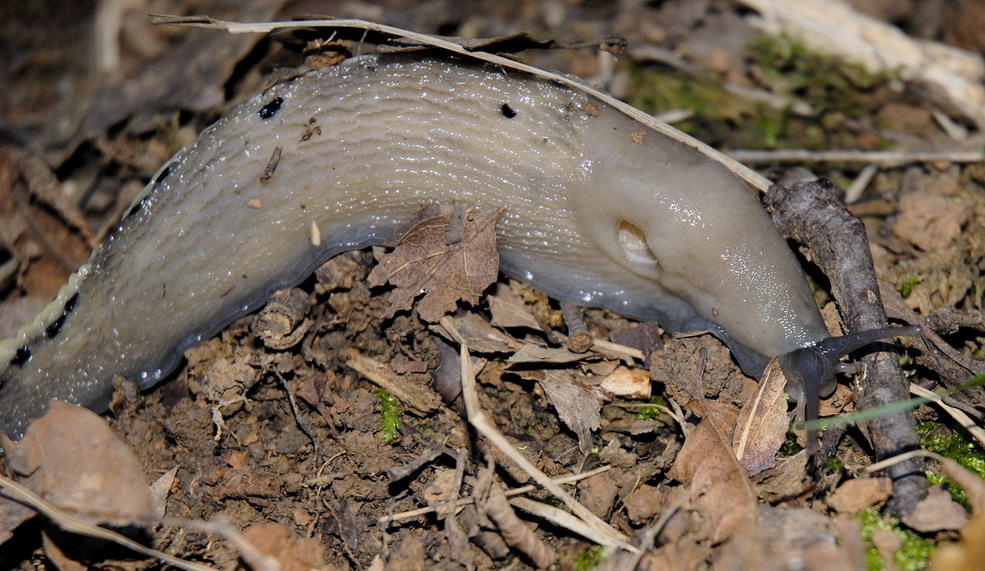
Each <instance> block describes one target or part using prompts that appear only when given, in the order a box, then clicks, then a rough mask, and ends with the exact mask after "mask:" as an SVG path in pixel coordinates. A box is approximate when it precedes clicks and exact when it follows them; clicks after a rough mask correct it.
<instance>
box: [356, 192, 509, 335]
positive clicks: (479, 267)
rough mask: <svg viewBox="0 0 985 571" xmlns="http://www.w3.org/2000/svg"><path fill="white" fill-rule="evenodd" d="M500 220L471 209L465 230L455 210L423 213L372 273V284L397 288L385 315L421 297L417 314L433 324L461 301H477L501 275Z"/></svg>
mask: <svg viewBox="0 0 985 571" xmlns="http://www.w3.org/2000/svg"><path fill="white" fill-rule="evenodd" d="M458 208H459V210H460V207H458ZM498 217H499V212H495V213H492V214H482V213H477V212H471V211H470V212H468V213H465V214H464V216H463V217H462V218H464V226H463V227H462V228H460V229H459V228H457V227H456V226H455V225H453V224H452V221H453V220H455V219H456V217H455V216H454V211H452V212H449V211H447V210H446V211H445V212H441V213H438V214H434V211H433V209H425V210H422V212H421V214H420V215H419V217H418V220H417V221H416V222H414V223H412V225H411V227H410V229H409V230H408V231H407V232H405V233H404V234H403V235H402V236H401V237H400V238H399V239H398V240H397V242H396V245H395V246H396V247H395V249H394V250H393V251H392V252H390V253H388V254H386V255H385V256H384V257H383V259H382V260H380V263H379V264H378V265H377V266H376V267H375V268H373V271H372V272H370V274H369V278H368V283H369V284H370V285H371V286H380V285H383V284H384V283H387V282H390V283H391V284H393V285H394V286H396V289H395V290H393V291H392V292H391V293H390V305H389V307H387V310H386V312H385V313H384V317H392V316H393V315H394V314H395V313H396V312H398V311H400V310H406V309H410V307H411V305H412V304H413V302H414V300H415V299H416V298H417V297H418V296H420V295H423V296H424V298H423V299H422V300H421V301H420V303H418V305H417V313H418V315H419V316H420V317H421V319H423V320H424V321H428V322H431V323H433V322H436V321H438V320H439V319H441V318H442V317H443V316H444V315H445V314H447V313H450V312H452V311H454V310H455V307H456V305H457V303H458V300H463V301H466V302H468V303H477V302H478V301H479V298H480V296H481V295H482V292H483V291H484V290H485V289H486V288H487V287H489V284H491V283H493V282H494V281H496V277H497V275H498V273H499V254H498V253H497V252H496V219H497V218H498Z"/></svg>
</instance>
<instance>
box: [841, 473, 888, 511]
mask: <svg viewBox="0 0 985 571" xmlns="http://www.w3.org/2000/svg"><path fill="white" fill-rule="evenodd" d="M892 491H893V484H892V481H891V480H890V479H889V478H856V479H854V480H848V481H847V482H845V483H844V484H842V485H840V486H838V489H837V490H835V491H834V493H833V494H831V497H830V498H829V499H828V505H829V506H831V507H832V508H834V510H835V511H836V512H838V513H843V514H847V515H854V514H857V513H858V512H860V511H861V510H862V509H863V508H867V507H872V506H878V505H881V504H882V503H884V502H885V501H886V500H888V499H889V494H890V493H892Z"/></svg>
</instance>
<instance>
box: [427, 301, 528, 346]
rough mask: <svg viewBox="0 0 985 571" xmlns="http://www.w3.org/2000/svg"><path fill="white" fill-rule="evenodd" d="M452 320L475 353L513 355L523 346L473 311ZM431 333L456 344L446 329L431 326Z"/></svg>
mask: <svg viewBox="0 0 985 571" xmlns="http://www.w3.org/2000/svg"><path fill="white" fill-rule="evenodd" d="M452 319H453V320H454V322H455V330H456V331H458V333H459V335H461V336H462V338H464V339H465V341H466V343H468V345H469V350H470V351H472V352H473V353H512V352H513V351H516V350H517V349H519V348H520V347H522V344H521V343H520V342H519V341H517V340H516V339H513V338H512V337H510V336H509V335H507V334H505V333H503V332H502V331H500V330H499V329H496V328H495V327H493V326H492V325H490V324H489V322H487V321H486V320H485V319H484V318H483V317H482V316H481V315H479V314H477V313H474V312H471V311H460V312H458V313H456V314H455V315H454V316H453V317H452ZM431 331H432V332H433V333H436V334H438V335H440V336H441V337H443V338H444V339H447V340H448V341H451V342H454V339H452V338H451V336H450V335H449V334H448V332H447V331H445V328H444V327H440V326H437V325H432V326H431Z"/></svg>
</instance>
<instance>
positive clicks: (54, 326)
mask: <svg viewBox="0 0 985 571" xmlns="http://www.w3.org/2000/svg"><path fill="white" fill-rule="evenodd" d="M78 302H79V292H75V295H73V296H72V297H70V298H69V299H68V301H66V302H65V308H64V309H62V314H61V316H59V317H58V319H56V320H54V321H52V322H51V323H50V324H48V327H45V329H44V336H45V337H47V338H48V339H54V338H55V337H56V336H57V335H58V334H59V333H61V332H62V326H63V325H65V319H66V318H67V317H68V314H69V313H72V311H74V310H75V305H76V304H77V303H78Z"/></svg>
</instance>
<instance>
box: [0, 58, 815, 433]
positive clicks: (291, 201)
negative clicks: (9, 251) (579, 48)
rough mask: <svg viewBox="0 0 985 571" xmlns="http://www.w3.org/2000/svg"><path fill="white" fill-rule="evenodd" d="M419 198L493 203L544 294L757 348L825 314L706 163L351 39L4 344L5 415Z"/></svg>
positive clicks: (788, 258) (216, 136) (11, 422)
mask: <svg viewBox="0 0 985 571" xmlns="http://www.w3.org/2000/svg"><path fill="white" fill-rule="evenodd" d="M277 147H279V148H280V149H281V154H280V159H279V161H275V162H276V168H273V169H271V168H270V167H272V166H274V165H273V164H270V163H271V156H272V155H273V154H274V151H275V148H277ZM268 164H269V166H268ZM265 169H266V170H267V173H266V174H265ZM271 170H272V173H271V172H270V171H271ZM429 202H439V203H452V202H455V203H462V204H466V205H469V206H472V207H475V208H479V209H482V210H486V211H491V210H495V209H499V208H503V209H505V211H504V213H503V215H502V216H501V218H500V219H499V221H498V223H497V234H498V239H499V242H498V244H499V250H500V253H501V256H502V268H503V271H504V272H506V273H508V274H509V275H512V276H514V277H517V278H519V279H521V280H524V281H526V282H529V283H530V284H532V285H533V286H535V287H537V288H540V289H542V290H543V291H545V292H547V293H548V294H550V295H551V296H553V297H555V298H558V299H562V300H570V301H574V302H577V303H580V304H583V305H594V306H602V307H606V308H609V309H611V310H613V311H615V312H617V313H620V314H623V315H625V316H628V317H634V318H639V319H656V320H659V321H661V322H662V323H663V324H664V326H665V327H667V328H668V329H670V330H672V331H676V330H682V329H701V328H708V327H713V328H716V327H715V325H713V324H718V325H720V327H721V328H722V329H724V332H725V333H726V334H727V335H724V336H725V337H728V336H730V337H731V342H732V345H733V348H740V349H741V347H739V346H740V345H741V346H744V348H746V350H747V353H751V354H754V355H758V356H773V355H777V354H781V353H785V352H787V351H790V350H792V349H795V348H798V347H801V346H804V345H807V344H810V343H812V342H815V341H817V340H819V339H821V338H823V337H826V336H827V332H826V331H825V328H824V326H823V324H822V322H821V319H820V317H819V315H818V311H817V308H816V306H815V303H814V300H813V298H812V297H811V295H810V292H809V291H808V289H807V287H806V284H805V282H804V279H803V276H802V273H801V270H800V268H799V266H798V265H797V263H796V260H795V258H794V256H793V255H792V253H791V252H790V251H789V249H788V247H787V245H786V243H785V242H784V241H783V240H782V239H781V238H780V237H779V236H778V235H777V233H776V231H775V230H774V229H773V227H772V225H771V223H770V221H769V219H768V218H767V216H766V214H765V212H764V211H763V210H762V208H761V207H760V205H759V204H758V202H757V201H756V200H755V197H754V195H753V194H752V193H751V192H750V191H749V190H748V189H747V188H746V187H745V186H744V184H743V183H742V182H740V181H739V180H738V179H737V178H735V177H734V176H733V175H731V174H730V173H728V172H727V171H726V170H725V169H724V168H722V167H721V166H720V165H718V164H717V163H715V162H713V161H711V160H709V159H707V158H705V157H704V156H703V155H700V154H699V153H697V152H696V151H693V150H691V149H690V148H688V147H685V146H684V145H682V144H679V143H675V142H672V141H670V140H669V139H666V138H663V137H661V136H659V135H657V134H656V133H655V132H652V131H648V130H647V128H645V127H643V126H642V125H640V124H639V123H637V122H635V121H633V120H631V119H629V118H627V117H626V116H625V115H623V114H621V113H619V112H618V111H616V110H614V109H612V108H610V107H609V106H607V105H605V104H603V103H602V102H600V101H597V100H594V99H593V98H591V97H589V96H587V95H585V94H583V93H580V92H577V91H574V90H571V89H569V88H566V87H561V86H558V85H556V84H554V83H551V82H547V81H543V80H540V79H535V78H531V77H528V76H525V75H523V74H522V73H519V72H515V71H512V70H510V71H508V72H504V71H503V70H501V69H499V68H493V67H484V66H482V65H480V64H474V63H468V62H462V61H458V60H452V59H421V58H419V57H417V58H415V57H407V56H402V57H384V56H363V57H359V58H353V59H351V60H348V61H347V62H345V63H343V64H341V65H339V66H336V67H332V68H323V69H319V70H316V71H312V72H309V73H307V74H305V75H303V76H301V77H298V78H296V79H294V80H292V81H289V82H286V83H283V84H280V85H277V86H275V87H273V88H271V89H269V90H268V91H267V92H265V93H263V94H261V95H259V96H257V97H255V98H254V99H252V100H251V101H248V102H247V103H245V104H243V105H242V106H240V107H238V108H237V109H236V110H234V111H233V112H232V113H231V114H230V115H228V116H227V117H225V118H223V119H222V120H220V121H219V122H217V123H216V124H215V125H213V126H212V127H210V128H209V129H207V130H206V131H205V132H203V133H202V135H201V137H200V138H199V139H198V140H197V141H196V142H195V143H193V144H192V145H191V146H189V147H187V148H186V149H184V150H182V151H181V152H180V153H179V154H178V155H177V156H175V157H174V158H173V159H172V160H171V161H170V162H169V163H168V164H167V165H165V166H164V167H163V168H162V170H161V171H160V172H159V173H158V175H157V176H156V177H155V180H154V181H152V182H151V183H150V184H149V185H148V186H147V188H145V190H144V192H143V193H142V195H141V197H140V198H139V199H138V201H137V202H135V206H134V207H133V208H132V210H131V212H129V213H128V214H127V216H126V217H125V218H124V220H123V221H122V222H121V225H120V227H119V228H118V229H117V231H116V232H114V233H113V235H112V236H111V237H110V238H108V239H107V240H106V241H105V242H104V243H103V244H102V245H101V246H99V247H98V248H97V249H96V250H95V252H94V253H93V254H92V257H91V258H90V259H89V261H87V262H86V264H85V265H84V266H83V267H82V268H80V270H79V272H78V273H77V274H76V275H74V276H73V277H72V278H71V280H70V282H69V283H68V284H67V285H66V286H65V287H64V288H63V289H62V291H61V292H60V293H59V295H58V297H57V298H56V300H55V301H54V302H53V303H52V304H51V305H50V306H49V307H48V308H47V309H46V310H45V312H44V314H43V315H41V316H39V318H38V320H37V321H36V322H35V323H34V324H32V325H30V326H28V327H26V328H25V329H24V330H23V331H21V332H20V334H19V336H18V337H17V338H16V339H12V340H9V341H7V342H5V343H4V344H3V346H2V348H0V359H2V361H0V362H2V363H3V366H4V367H6V370H4V371H3V372H2V373H0V379H2V388H0V430H3V431H4V432H5V433H6V434H8V435H11V436H13V437H19V436H20V434H21V432H22V430H23V428H24V427H25V426H26V424H27V423H28V422H29V421H30V420H32V419H33V418H36V417H37V416H39V415H40V414H42V413H43V411H44V409H45V408H46V403H47V401H48V400H49V399H59V400H63V401H67V402H72V403H77V404H81V405H84V406H87V407H90V408H93V409H96V410H103V409H105V407H106V406H107V403H108V401H109V398H110V396H111V392H112V382H113V379H114V378H115V377H116V376H122V377H126V378H128V379H131V380H135V381H137V382H139V383H140V385H141V386H142V387H148V386H150V385H152V384H153V383H155V382H156V381H158V380H159V379H161V378H162V377H163V376H164V375H166V374H167V373H168V372H170V371H171V370H173V369H174V368H175V366H176V365H177V363H178V361H179V359H180V356H181V354H182V352H183V351H184V350H185V349H186V348H188V347H190V346H192V345H194V344H196V343H198V342H199V341H201V340H203V339H205V338H208V337H210V336H212V335H214V334H215V333H217V332H218V331H219V330H221V329H222V328H223V327H224V326H226V325H227V324H228V323H230V322H231V321H232V320H234V319H235V318H237V317H239V316H241V315H243V314H245V313H247V312H249V311H251V310H253V309H255V308H256V307H257V306H258V305H260V304H262V303H263V301H264V300H265V299H266V297H267V296H268V295H269V294H270V293H271V292H272V291H274V290H276V289H278V288H282V287H285V286H288V285H292V284H294V283H296V282H298V281H300V280H302V279H303V278H304V277H305V276H307V275H308V274H309V273H310V272H311V271H312V270H313V269H314V268H315V267H317V266H318V265H319V264H321V263H322V262H324V261H325V260H327V259H328V258H330V257H331V256H333V255H335V254H337V253H339V252H342V251H344V250H350V249H355V248H363V247H365V246H367V245H371V244H378V243H381V242H383V241H385V240H386V239H387V238H388V237H389V236H390V234H391V233H392V232H393V230H394V229H395V228H396V227H398V226H399V225H401V224H402V223H404V222H406V221H408V220H409V219H411V218H412V217H413V216H414V214H415V213H416V212H417V210H418V209H419V208H420V206H421V205H422V204H424V203H429ZM312 224H317V225H318V228H319V230H320V233H321V237H322V239H321V245H319V246H316V245H313V243H312V240H311V225H312ZM643 240H645V244H644V243H643ZM716 329H717V328H716ZM718 332H719V333H720V334H721V333H722V331H720V330H718ZM8 362H9V363H10V365H7V363H8Z"/></svg>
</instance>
